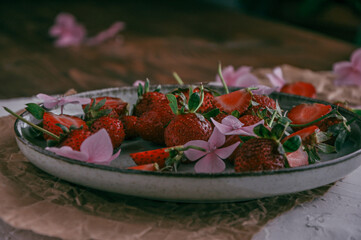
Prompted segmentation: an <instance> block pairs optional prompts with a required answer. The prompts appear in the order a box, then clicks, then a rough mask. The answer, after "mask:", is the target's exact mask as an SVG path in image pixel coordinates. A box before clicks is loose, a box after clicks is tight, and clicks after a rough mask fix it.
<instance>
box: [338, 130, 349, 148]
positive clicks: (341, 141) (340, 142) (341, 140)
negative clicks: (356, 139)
mask: <svg viewBox="0 0 361 240" xmlns="http://www.w3.org/2000/svg"><path fill="white" fill-rule="evenodd" d="M347 135H348V132H347V131H346V130H343V131H340V132H339V133H338V135H337V137H336V140H335V147H336V152H340V150H341V149H342V146H343V144H344V143H345V141H346V138H347Z"/></svg>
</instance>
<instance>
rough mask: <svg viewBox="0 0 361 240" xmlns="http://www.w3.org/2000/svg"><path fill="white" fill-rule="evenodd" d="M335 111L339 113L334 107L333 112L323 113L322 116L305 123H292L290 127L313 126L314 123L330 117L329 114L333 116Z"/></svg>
mask: <svg viewBox="0 0 361 240" xmlns="http://www.w3.org/2000/svg"><path fill="white" fill-rule="evenodd" d="M335 113H338V112H337V110H336V109H333V110H332V111H331V112H329V113H327V114H325V115H323V116H322V117H320V118H317V119H316V120H313V121H311V122H308V123H304V124H290V127H308V126H311V125H312V124H314V123H317V122H319V121H321V120H323V119H325V118H328V117H329V116H331V115H332V114H335Z"/></svg>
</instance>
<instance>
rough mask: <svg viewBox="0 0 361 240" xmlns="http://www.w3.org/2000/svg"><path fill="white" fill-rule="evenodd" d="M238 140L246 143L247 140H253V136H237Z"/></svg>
mask: <svg viewBox="0 0 361 240" xmlns="http://www.w3.org/2000/svg"><path fill="white" fill-rule="evenodd" d="M239 138H240V139H241V141H242V142H247V141H248V140H250V139H252V138H255V137H253V136H242V135H241V136H239Z"/></svg>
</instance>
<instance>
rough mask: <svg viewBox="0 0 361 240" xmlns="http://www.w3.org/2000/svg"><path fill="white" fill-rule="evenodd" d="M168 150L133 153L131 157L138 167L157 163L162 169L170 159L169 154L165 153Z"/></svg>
mask: <svg viewBox="0 0 361 240" xmlns="http://www.w3.org/2000/svg"><path fill="white" fill-rule="evenodd" d="M166 149H168V148H160V149H155V150H150V151H144V152H138V153H131V154H129V155H130V157H131V158H132V159H133V161H134V162H135V164H137V165H144V164H149V163H157V164H158V165H159V167H160V168H162V167H164V166H165V160H166V159H167V158H168V157H169V152H167V151H165V150H166Z"/></svg>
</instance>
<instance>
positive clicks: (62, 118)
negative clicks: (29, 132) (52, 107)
mask: <svg viewBox="0 0 361 240" xmlns="http://www.w3.org/2000/svg"><path fill="white" fill-rule="evenodd" d="M57 123H59V124H61V125H63V126H65V127H67V128H70V127H71V126H74V127H76V128H80V127H83V129H84V130H88V126H87V125H86V123H85V122H84V121H83V120H82V119H80V118H78V117H76V116H70V115H66V114H61V115H57V114H54V113H51V112H44V115H43V128H44V129H45V130H48V131H49V132H52V133H54V134H55V135H57V136H60V134H62V133H63V130H62V129H61V127H59V126H57V125H56V124H57ZM44 138H45V139H46V140H49V139H53V138H52V137H50V136H49V135H47V134H44Z"/></svg>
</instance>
